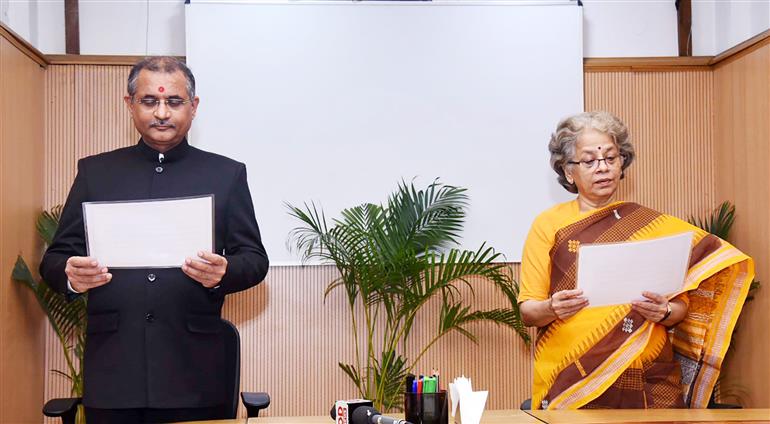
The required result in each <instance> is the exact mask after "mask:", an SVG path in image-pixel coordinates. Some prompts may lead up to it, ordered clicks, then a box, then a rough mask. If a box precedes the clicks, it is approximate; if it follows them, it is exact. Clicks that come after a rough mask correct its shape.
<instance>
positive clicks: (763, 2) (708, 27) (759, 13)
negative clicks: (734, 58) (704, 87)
mask: <svg viewBox="0 0 770 424" xmlns="http://www.w3.org/2000/svg"><path fill="white" fill-rule="evenodd" d="M692 13H693V28H692V30H693V55H695V56H713V55H717V54H719V53H722V52H723V51H725V50H727V49H729V48H731V47H733V46H735V45H736V44H740V43H741V42H743V41H746V40H748V39H749V38H751V37H753V36H755V35H757V34H759V33H761V32H763V31H766V30H767V29H770V1H768V0H743V1H739V0H730V1H725V0H694V1H693V4H692Z"/></svg>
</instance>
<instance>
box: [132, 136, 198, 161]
mask: <svg viewBox="0 0 770 424" xmlns="http://www.w3.org/2000/svg"><path fill="white" fill-rule="evenodd" d="M137 148H138V149H139V151H140V152H141V153H142V156H144V157H145V158H147V160H150V161H152V162H159V157H160V156H159V155H160V152H158V151H157V150H155V149H153V148H152V147H150V146H149V145H148V144H147V143H146V142H145V141H144V140H143V139H141V138H140V139H139V143H138V144H137ZM189 151H190V144H189V143H187V137H185V138H183V139H182V141H181V142H180V143H179V144H177V145H176V146H174V148H172V149H171V150H169V151H167V152H166V153H163V163H166V162H174V161H177V160H179V159H181V158H183V157H184V156H185V155H186V154H187V152H189Z"/></svg>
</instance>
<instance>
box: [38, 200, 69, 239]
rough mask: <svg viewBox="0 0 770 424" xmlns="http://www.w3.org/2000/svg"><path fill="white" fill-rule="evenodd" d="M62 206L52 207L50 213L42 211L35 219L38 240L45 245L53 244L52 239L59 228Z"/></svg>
mask: <svg viewBox="0 0 770 424" xmlns="http://www.w3.org/2000/svg"><path fill="white" fill-rule="evenodd" d="M61 212H62V205H58V206H54V207H53V208H52V209H51V210H50V211H43V212H41V213H40V215H39V216H38V217H37V221H36V223H35V226H36V227H37V233H38V234H39V235H40V238H42V239H43V241H44V242H45V244H46V245H50V244H51V243H52V242H53V237H54V235H55V234H56V230H57V229H58V228H59V220H60V219H61Z"/></svg>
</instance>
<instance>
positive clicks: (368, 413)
mask: <svg viewBox="0 0 770 424" xmlns="http://www.w3.org/2000/svg"><path fill="white" fill-rule="evenodd" d="M350 424H412V423H410V422H409V421H406V420H399V419H398V418H393V417H386V416H384V415H382V414H380V411H378V410H376V409H374V408H372V407H371V406H361V407H359V408H356V409H355V410H354V411H353V414H352V415H351V417H350Z"/></svg>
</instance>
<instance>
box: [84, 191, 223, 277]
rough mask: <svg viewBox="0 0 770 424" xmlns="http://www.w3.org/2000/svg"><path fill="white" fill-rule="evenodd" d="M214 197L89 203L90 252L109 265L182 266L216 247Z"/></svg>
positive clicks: (86, 207)
mask: <svg viewBox="0 0 770 424" xmlns="http://www.w3.org/2000/svg"><path fill="white" fill-rule="evenodd" d="M213 204H214V196H213V195H208V196H201V197H192V198H177V199H161V200H147V201H130V202H84V203H83V220H84V222H85V228H86V240H87V246H88V255H89V256H92V257H94V258H96V260H98V261H99V263H100V264H102V265H103V266H106V267H110V268H162V267H181V266H182V263H183V262H184V260H185V258H187V257H193V258H194V257H196V256H197V252H199V251H206V252H211V251H212V249H213V247H214V209H213Z"/></svg>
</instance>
